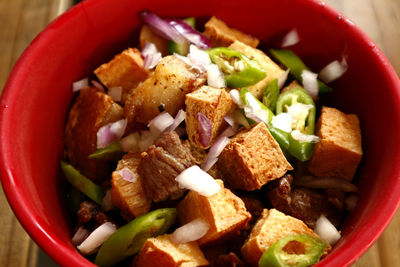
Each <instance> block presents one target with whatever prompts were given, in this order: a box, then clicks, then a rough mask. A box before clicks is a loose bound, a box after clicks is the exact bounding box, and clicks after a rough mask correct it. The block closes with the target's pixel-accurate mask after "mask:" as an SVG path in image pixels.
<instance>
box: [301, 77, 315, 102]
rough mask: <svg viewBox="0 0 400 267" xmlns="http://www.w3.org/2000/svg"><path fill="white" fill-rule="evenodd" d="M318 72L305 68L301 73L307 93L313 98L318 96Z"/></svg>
mask: <svg viewBox="0 0 400 267" xmlns="http://www.w3.org/2000/svg"><path fill="white" fill-rule="evenodd" d="M317 77H318V74H316V73H314V72H312V71H309V70H303V72H302V73H301V78H302V79H303V86H304V90H306V91H307V93H308V94H309V95H310V96H311V97H312V98H313V99H316V98H317V96H318V90H319V86H318V80H317Z"/></svg>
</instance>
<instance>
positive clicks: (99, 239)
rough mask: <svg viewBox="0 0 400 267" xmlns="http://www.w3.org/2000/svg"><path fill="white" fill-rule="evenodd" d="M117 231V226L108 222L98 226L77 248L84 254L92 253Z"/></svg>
mask: <svg viewBox="0 0 400 267" xmlns="http://www.w3.org/2000/svg"><path fill="white" fill-rule="evenodd" d="M115 231H117V227H116V226H115V225H114V224H112V223H110V222H106V223H103V224H102V225H100V226H99V227H97V228H96V230H94V231H93V232H92V233H91V234H90V235H89V236H88V237H87V238H86V239H85V241H83V242H82V244H80V245H79V246H78V247H77V248H78V249H79V251H80V252H81V253H82V254H85V255H90V254H92V253H94V252H95V251H96V249H97V248H98V247H100V246H101V245H102V244H103V243H104V242H105V241H106V240H107V239H108V238H109V237H110V236H111V235H112V234H113V233H114V232H115Z"/></svg>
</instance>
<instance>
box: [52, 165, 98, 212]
mask: <svg viewBox="0 0 400 267" xmlns="http://www.w3.org/2000/svg"><path fill="white" fill-rule="evenodd" d="M60 165H61V169H62V170H63V172H64V175H65V178H66V179H67V180H68V182H70V183H71V184H72V185H73V186H74V187H75V188H76V189H78V190H79V191H81V192H82V193H83V194H85V195H86V196H88V197H89V198H90V199H91V200H93V201H94V202H96V203H97V204H100V205H101V202H102V200H103V198H104V192H103V189H102V188H101V187H100V186H99V185H97V184H95V183H93V182H92V181H91V180H89V179H88V178H86V177H85V176H83V175H82V174H81V173H80V172H79V171H78V170H77V169H75V168H74V167H73V166H72V165H70V164H68V163H66V162H65V161H60Z"/></svg>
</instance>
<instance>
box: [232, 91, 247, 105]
mask: <svg viewBox="0 0 400 267" xmlns="http://www.w3.org/2000/svg"><path fill="white" fill-rule="evenodd" d="M229 94H230V95H231V97H232V100H233V102H234V103H235V104H236V105H238V107H240V108H243V107H244V103H243V100H242V98H241V97H240V92H239V91H238V90H236V89H232V90H231V91H230V92H229Z"/></svg>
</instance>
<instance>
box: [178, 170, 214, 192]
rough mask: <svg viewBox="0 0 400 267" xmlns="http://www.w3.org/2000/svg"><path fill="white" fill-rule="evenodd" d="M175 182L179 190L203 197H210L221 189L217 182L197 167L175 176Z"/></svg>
mask: <svg viewBox="0 0 400 267" xmlns="http://www.w3.org/2000/svg"><path fill="white" fill-rule="evenodd" d="M175 181H177V182H178V184H179V187H180V188H186V189H189V190H193V191H196V192H197V193H199V194H200V195H202V196H205V197H210V196H212V195H214V194H216V193H218V191H219V190H220V189H221V186H220V185H219V184H218V183H217V181H215V180H214V178H213V177H212V176H211V175H209V174H208V173H206V172H205V171H203V170H202V169H200V168H199V166H197V165H194V166H192V167H190V168H187V169H186V170H184V171H183V172H181V173H180V174H179V175H178V176H176V178H175Z"/></svg>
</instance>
